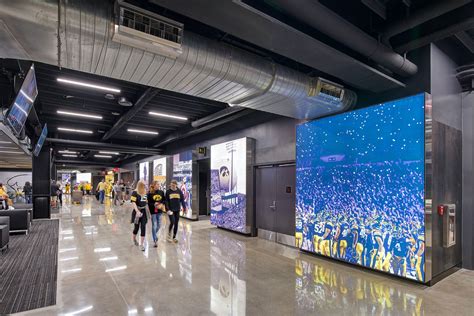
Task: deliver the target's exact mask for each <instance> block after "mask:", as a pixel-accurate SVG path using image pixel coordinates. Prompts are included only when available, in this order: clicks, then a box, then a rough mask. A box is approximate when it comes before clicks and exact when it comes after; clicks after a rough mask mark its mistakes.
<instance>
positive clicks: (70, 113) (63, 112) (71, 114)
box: [56, 110, 102, 120]
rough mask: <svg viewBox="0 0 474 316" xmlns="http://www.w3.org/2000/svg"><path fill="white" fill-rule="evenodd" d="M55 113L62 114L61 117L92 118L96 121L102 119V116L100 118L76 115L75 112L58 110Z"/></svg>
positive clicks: (97, 116) (81, 114)
mask: <svg viewBox="0 0 474 316" xmlns="http://www.w3.org/2000/svg"><path fill="white" fill-rule="evenodd" d="M56 112H57V113H58V114H63V115H70V116H79V117H85V118H92V119H96V120H101V119H102V116H100V115H93V114H83V113H76V112H69V111H62V110H58V111H56Z"/></svg>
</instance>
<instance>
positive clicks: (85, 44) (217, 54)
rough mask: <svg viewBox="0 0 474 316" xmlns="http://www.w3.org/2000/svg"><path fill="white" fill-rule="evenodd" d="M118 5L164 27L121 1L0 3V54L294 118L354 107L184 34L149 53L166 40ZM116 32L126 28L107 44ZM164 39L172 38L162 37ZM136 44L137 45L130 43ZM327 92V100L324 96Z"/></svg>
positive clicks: (297, 76) (345, 97) (280, 69)
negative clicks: (171, 50) (115, 3)
mask: <svg viewBox="0 0 474 316" xmlns="http://www.w3.org/2000/svg"><path fill="white" fill-rule="evenodd" d="M58 3H59V6H58ZM121 7H122V8H123V7H125V8H127V9H128V10H130V11H132V12H135V13H136V14H140V15H142V16H146V17H150V18H152V19H155V20H158V21H163V22H169V21H166V19H164V18H162V17H161V16H158V15H156V14H153V13H151V12H148V11H145V10H142V9H140V8H136V7H133V6H130V5H127V4H124V3H122V2H119V5H118V6H116V7H115V9H114V8H113V6H112V4H111V3H110V2H108V1H92V0H81V1H79V0H78V1H65V0H60V1H58V2H52V1H46V0H43V1H34V0H28V1H15V2H8V3H6V2H0V40H2V46H1V47H0V56H1V57H4V58H19V59H31V60H33V61H40V62H44V63H48V64H54V65H58V66H60V67H65V68H69V69H74V70H79V71H84V72H88V73H92V74H97V75H102V76H106V77H111V78H116V79H121V80H126V81H131V82H135V83H140V84H143V85H148V86H152V87H157V88H161V89H166V90H171V91H175V92H179V93H184V94H189V95H193V96H196V97H201V98H206V99H212V100H216V101H220V102H225V103H229V104H233V105H240V106H243V107H250V108H253V109H257V110H263V111H267V112H271V113H276V114H280V115H285V116H289V117H294V118H299V119H309V118H315V117H319V116H322V115H327V114H331V113H335V112H340V111H344V110H346V109H348V108H349V107H350V106H352V105H353V104H354V103H355V100H356V98H355V93H354V92H352V91H350V90H347V89H345V88H342V87H340V86H337V85H333V84H332V83H330V82H327V81H322V80H317V79H314V78H311V77H309V76H307V75H305V74H303V73H300V72H298V71H295V70H293V69H290V68H288V67H285V66H282V65H278V64H275V63H272V62H271V61H268V60H266V59H263V58H261V57H258V56H256V55H253V54H250V53H247V52H245V51H243V50H240V49H237V48H235V47H231V46H228V45H225V44H223V43H219V42H216V41H212V40H209V39H207V38H205V37H202V36H199V35H196V34H193V33H191V32H184V34H183V36H182V38H180V43H174V44H173V45H175V46H176V47H178V48H176V49H175V54H174V55H173V54H170V53H169V47H167V49H168V53H162V54H160V53H159V52H158V53H157V52H155V53H152V52H150V51H149V50H147V47H149V45H150V42H153V43H155V44H154V45H155V46H160V45H161V44H160V42H162V43H166V41H161V40H160V39H157V37H159V34H158V35H157V36H155V35H156V34H155V35H153V34H152V33H151V32H150V30H149V29H148V30H147V29H146V27H147V26H146V25H145V24H143V25H141V26H140V27H136V25H137V23H144V22H143V21H144V20H143V19H142V20H140V21H138V20H136V21H133V17H132V18H130V17H126V18H125V17H124V16H121V15H120V14H121V13H123V10H122V11H120V10H119V9H120V8H121ZM58 12H59V15H58ZM160 19H163V20H160ZM127 23H129V24H127ZM177 25H179V24H177ZM119 26H129V28H130V29H131V30H129V31H130V32H129V34H124V33H122V35H123V36H122V37H119V40H116V41H115V40H113V38H114V34H116V32H117V31H118V30H120V27H119ZM142 27H143V30H144V32H142V33H147V34H140V36H137V37H135V38H134V40H135V41H134V44H135V45H136V46H139V47H132V46H130V45H132V42H131V41H129V40H126V39H125V41H127V43H128V44H124V36H133V34H135V33H137V32H140V29H141V28H142ZM133 28H134V30H132V29H133ZM130 34H131V35H130ZM170 34H171V35H173V34H174V33H168V34H166V36H163V39H167V38H168V37H169V35H170ZM139 38H142V43H143V45H139V44H138V43H140V40H139ZM170 42H171V41H170ZM173 45H170V46H173ZM165 46H166V45H165ZM165 48H166V47H165ZM180 51H181V53H179V52H180ZM176 52H178V53H179V54H178V53H176ZM321 86H323V89H320V88H321ZM324 86H325V87H326V88H327V89H326V88H324ZM328 91H331V94H329V95H326V93H327V92H328ZM333 93H335V94H333Z"/></svg>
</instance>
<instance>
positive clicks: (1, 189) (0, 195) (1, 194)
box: [0, 183, 8, 200]
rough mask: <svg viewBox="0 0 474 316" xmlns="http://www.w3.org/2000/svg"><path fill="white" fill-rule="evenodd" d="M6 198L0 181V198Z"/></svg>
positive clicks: (5, 192)
mask: <svg viewBox="0 0 474 316" xmlns="http://www.w3.org/2000/svg"><path fill="white" fill-rule="evenodd" d="M7 198H8V194H7V190H6V189H5V188H4V187H3V183H0V199H4V200H6V199H7Z"/></svg>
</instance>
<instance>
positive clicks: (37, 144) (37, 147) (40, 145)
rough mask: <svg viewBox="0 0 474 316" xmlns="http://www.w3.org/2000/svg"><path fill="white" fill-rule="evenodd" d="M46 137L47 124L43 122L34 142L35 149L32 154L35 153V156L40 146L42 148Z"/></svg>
mask: <svg viewBox="0 0 474 316" xmlns="http://www.w3.org/2000/svg"><path fill="white" fill-rule="evenodd" d="M46 137H48V124H46V123H45V124H44V127H43V130H42V131H41V135H40V137H39V139H38V142H37V143H36V146H35V150H34V151H33V155H35V156H36V157H38V155H39V153H40V151H41V148H43V145H44V141H45V140H46Z"/></svg>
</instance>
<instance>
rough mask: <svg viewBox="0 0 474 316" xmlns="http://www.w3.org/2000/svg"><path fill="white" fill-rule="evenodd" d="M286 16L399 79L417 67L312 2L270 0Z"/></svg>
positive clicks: (308, 0)
mask: <svg viewBox="0 0 474 316" xmlns="http://www.w3.org/2000/svg"><path fill="white" fill-rule="evenodd" d="M272 3H274V4H275V5H277V6H278V7H279V8H280V9H282V10H283V11H284V12H285V13H287V14H289V15H290V16H292V17H293V18H295V19H298V20H300V21H302V22H304V23H305V24H307V25H309V26H311V27H313V28H315V29H316V30H318V31H320V32H322V33H324V34H326V35H328V36H330V37H331V38H333V39H335V40H336V41H338V42H340V43H342V44H344V45H346V46H347V47H349V48H351V49H353V50H354V51H356V52H358V53H360V54H363V55H364V56H367V57H368V58H370V59H372V60H374V61H375V62H376V63H378V64H379V65H381V66H383V67H385V68H387V69H389V70H391V71H393V72H394V73H396V74H398V75H401V76H405V77H407V76H412V75H414V74H416V72H417V71H418V67H417V66H416V65H415V64H414V63H412V62H411V61H409V60H408V59H406V58H405V57H403V56H401V55H399V54H397V53H396V52H394V51H393V50H391V49H390V48H387V47H386V46H384V45H383V44H382V43H380V42H379V41H377V40H376V39H375V38H373V37H372V36H370V35H369V34H367V33H365V32H364V31H362V30H361V29H359V28H358V27H356V26H354V25H353V24H351V23H349V22H348V21H346V20H345V19H343V18H342V17H341V16H339V15H337V14H336V13H335V12H333V11H331V10H330V9H328V8H327V7H325V6H324V5H322V4H321V3H319V2H318V1H314V0H291V1H288V0H272Z"/></svg>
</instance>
